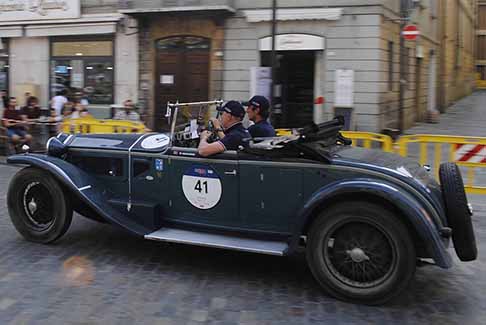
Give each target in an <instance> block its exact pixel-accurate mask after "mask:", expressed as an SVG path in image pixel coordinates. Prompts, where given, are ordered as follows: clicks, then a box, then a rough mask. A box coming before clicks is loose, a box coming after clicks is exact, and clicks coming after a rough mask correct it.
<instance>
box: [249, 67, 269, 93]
mask: <svg viewBox="0 0 486 325" xmlns="http://www.w3.org/2000/svg"><path fill="white" fill-rule="evenodd" d="M250 74H251V76H250V79H251V80H250V92H251V96H255V95H260V96H265V97H266V98H267V99H268V100H270V92H271V91H270V90H271V87H272V68H269V67H252V68H251V69H250Z"/></svg>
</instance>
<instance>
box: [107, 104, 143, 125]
mask: <svg viewBox="0 0 486 325" xmlns="http://www.w3.org/2000/svg"><path fill="white" fill-rule="evenodd" d="M113 119H115V120H125V121H132V122H140V114H138V113H137V112H136V111H135V105H134V104H133V101H132V100H131V99H127V100H126V101H125V102H123V110H119V111H118V112H116V114H115V117H114V118H113Z"/></svg>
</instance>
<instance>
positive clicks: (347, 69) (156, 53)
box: [120, 0, 440, 131]
mask: <svg viewBox="0 0 486 325" xmlns="http://www.w3.org/2000/svg"><path fill="white" fill-rule="evenodd" d="M422 2H423V3H424V4H421V5H420V6H418V7H417V8H418V9H415V10H413V11H411V12H412V22H413V23H417V24H418V25H419V26H420V29H421V31H422V34H421V37H420V39H419V40H418V41H416V42H410V43H408V44H406V49H405V54H404V59H405V60H406V62H407V68H406V69H405V74H404V76H403V78H402V80H403V81H404V82H406V87H405V88H404V101H403V105H402V107H401V106H400V100H399V99H400V96H399V91H400V83H399V80H400V76H399V73H400V65H399V62H400V47H399V44H400V14H401V12H400V1H399V0H395V1H392V0H373V1H351V0H340V1H337V0H336V1H333V0H329V1H321V0H306V1H299V2H296V1H290V0H279V1H278V13H277V19H278V23H277V34H278V36H277V39H276V46H277V47H276V50H277V51H278V52H277V54H278V55H277V63H278V72H277V79H276V86H275V97H276V99H275V102H274V111H273V120H274V122H275V123H276V124H277V126H278V127H298V126H302V125H304V124H307V123H309V122H311V121H314V122H322V121H325V120H327V119H329V118H331V117H332V116H333V115H334V114H335V113H336V112H339V113H345V114H348V116H349V117H350V119H351V122H352V123H351V125H350V127H351V128H352V129H356V130H367V131H380V130H382V129H384V128H397V127H399V125H400V120H402V123H403V125H405V127H408V126H410V125H411V124H412V123H413V122H414V121H416V120H422V119H423V118H424V117H425V115H426V111H427V109H435V107H436V98H437V95H436V91H437V86H436V85H437V78H436V76H437V67H438V63H439V62H438V59H437V56H438V53H439V45H440V40H439V38H438V11H437V10H438V7H437V5H436V1H435V0H430V1H422ZM425 2H426V3H427V4H425ZM271 3H272V2H271V1H269V0H267V1H261V0H258V1H257V0H245V1H243V0H197V1H194V0H165V1H163V0H159V1H120V12H122V13H124V14H127V15H129V16H130V17H132V18H133V19H134V20H136V22H137V23H138V30H139V45H140V56H139V57H140V70H139V79H140V89H139V90H140V92H139V97H140V98H139V99H140V101H141V102H142V103H144V106H145V107H146V108H147V110H148V111H149V112H150V115H151V116H153V118H154V119H155V120H157V121H160V119H161V118H162V116H163V114H164V112H165V107H164V106H165V103H166V102H167V101H169V100H172V101H173V100H183V101H185V100H200V99H213V98H224V99H237V100H245V99H248V97H249V96H251V95H253V94H255V93H261V94H264V95H268V94H269V93H270V90H269V82H268V77H269V70H268V69H265V68H264V67H268V66H270V65H271V64H270V63H271V59H270V57H271V56H270V50H271ZM262 67H263V68H262ZM205 85H206V86H205ZM336 92H337V93H336Z"/></svg>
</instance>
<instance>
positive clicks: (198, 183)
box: [194, 180, 208, 194]
mask: <svg viewBox="0 0 486 325" xmlns="http://www.w3.org/2000/svg"><path fill="white" fill-rule="evenodd" d="M203 186H204V191H205V193H206V194H208V182H207V181H204V182H202V183H201V180H198V181H197V183H196V186H194V190H195V191H198V192H199V193H201V192H202V191H203Z"/></svg>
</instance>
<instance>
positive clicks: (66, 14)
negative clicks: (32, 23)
mask: <svg viewBox="0 0 486 325" xmlns="http://www.w3.org/2000/svg"><path fill="white" fill-rule="evenodd" d="M80 15H81V5H80V0H0V21H2V22H5V21H22V20H27V21H29V20H44V19H71V18H79V17H80Z"/></svg>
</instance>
